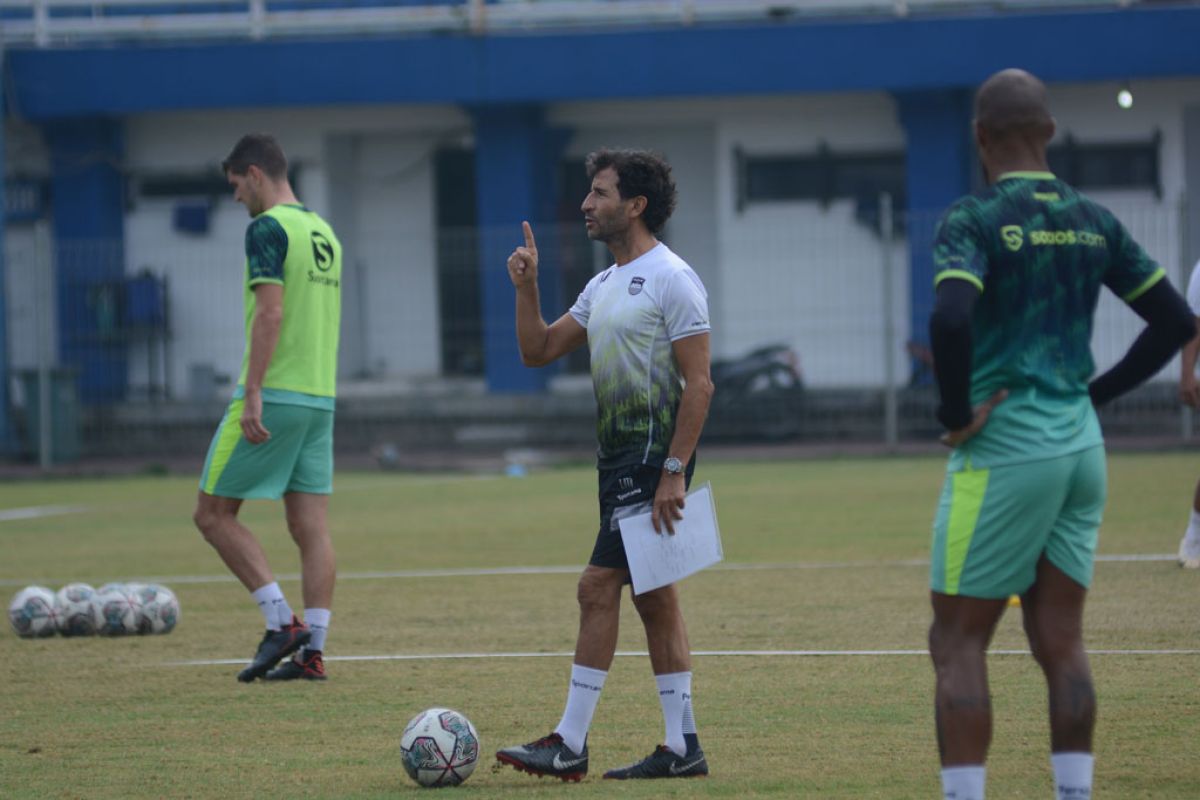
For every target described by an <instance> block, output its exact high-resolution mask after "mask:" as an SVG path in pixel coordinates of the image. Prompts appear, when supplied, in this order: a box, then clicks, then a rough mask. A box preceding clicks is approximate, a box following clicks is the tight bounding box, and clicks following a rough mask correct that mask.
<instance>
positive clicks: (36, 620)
mask: <svg viewBox="0 0 1200 800" xmlns="http://www.w3.org/2000/svg"><path fill="white" fill-rule="evenodd" d="M56 618H57V617H56V614H55V611H54V592H52V591H50V590H49V589H47V588H46V587H45V586H26V587H25V588H24V589H22V590H21V591H19V592H17V593H16V594H15V595H13V599H12V602H11V603H9V604H8V622H9V624H10V625H12V629H13V630H14V631H16V633H17V636H20V637H21V638H22V639H35V638H42V637H44V636H53V635H54V634H55V632H56V631H57V630H58V628H57V625H56V624H55V620H56Z"/></svg>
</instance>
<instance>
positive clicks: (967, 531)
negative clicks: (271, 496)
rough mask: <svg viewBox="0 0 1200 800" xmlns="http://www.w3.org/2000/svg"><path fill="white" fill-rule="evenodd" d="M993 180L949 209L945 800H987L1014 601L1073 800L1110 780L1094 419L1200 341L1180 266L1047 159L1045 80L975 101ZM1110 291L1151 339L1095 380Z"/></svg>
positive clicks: (980, 143)
mask: <svg viewBox="0 0 1200 800" xmlns="http://www.w3.org/2000/svg"><path fill="white" fill-rule="evenodd" d="M974 127H975V140H976V145H977V147H978V150H979V156H980V160H981V162H982V164H983V167H984V172H985V174H986V176H987V180H988V183H989V186H988V188H987V189H985V190H983V191H982V192H980V193H978V194H976V195H973V196H970V197H966V198H963V199H961V200H959V201H958V202H957V203H955V204H954V205H953V206H951V208H950V209H949V210H948V211H947V212H946V214H945V216H944V217H943V218H942V221H941V224H940V226H939V228H938V232H937V235H936V241H935V243H934V264H935V267H934V268H935V277H934V281H935V284H936V287H937V299H936V302H935V307H934V311H933V314H932V316H931V318H930V325H929V327H930V339H931V344H932V349H933V356H934V365H935V368H936V374H937V382H938V388H939V392H940V395H941V404H940V406H939V409H938V419H939V421H940V422H941V423H942V424H943V425H944V426H945V427H946V429H947V433H946V435H945V436H944V437H943V441H944V442H945V443H946V444H948V445H950V446H952V447H954V452H953V454H952V455H951V456H950V462H949V466H948V468H947V472H946V480H945V484H944V486H943V489H942V496H941V502H940V503H939V506H938V511H937V518H936V521H935V523H934V531H933V554H932V559H931V574H930V588H931V594H932V603H933V616H934V619H933V625H932V627H931V629H930V632H929V648H930V653H931V655H932V657H933V662H934V667H935V670H936V673H937V691H936V701H935V709H936V720H937V734H938V748H939V751H940V755H941V762H942V768H943V769H942V785H943V790H944V793H945V797H947V798H951V797H953V798H956V800H982V798H983V796H984V795H983V792H984V759H985V757H986V755H987V749H988V745H989V742H990V739H991V704H990V700H989V695H988V685H987V670H986V665H985V653H986V650H987V646H988V642H989V641H990V639H991V636H992V632H993V631H994V629H995V626H996V623H997V622H998V621H999V619H1000V616H1001V615H1002V614H1003V613H1004V610H1005V608H1006V606H1007V604H1008V598H1009V596H1010V595H1014V594H1016V595H1020V596H1021V601H1022V602H1021V608H1022V613H1023V614H1024V621H1025V631H1026V634H1027V636H1028V638H1029V645H1030V649H1031V650H1032V652H1033V655H1034V658H1035V659H1037V662H1038V664H1039V665H1040V666H1041V668H1042V671H1043V672H1044V674H1045V677H1046V681H1047V684H1048V687H1049V699H1050V749H1051V762H1052V764H1053V769H1054V776H1055V784H1056V786H1057V791H1058V797H1059V798H1068V797H1069V798H1086V797H1089V796H1090V792H1091V783H1092V755H1091V751H1092V729H1093V726H1094V723H1095V713H1096V703H1095V693H1094V691H1093V688H1092V678H1091V671H1090V667H1089V665H1088V659H1087V654H1086V652H1085V651H1084V647H1083V637H1082V625H1083V606H1084V599H1085V597H1086V594H1087V588H1088V585H1089V584H1090V582H1091V578H1092V562H1093V556H1094V553H1095V549H1096V536H1097V531H1098V529H1099V525H1100V517H1101V514H1102V512H1103V510H1104V502H1105V497H1106V471H1105V457H1104V444H1103V439H1102V437H1101V433H1100V424H1099V422H1098V420H1097V418H1096V412H1095V409H1094V407H1095V406H1098V405H1100V404H1102V403H1104V402H1106V401H1108V400H1111V399H1112V398H1113V397H1116V396H1117V395H1119V394H1121V393H1123V392H1125V391H1128V390H1129V389H1131V388H1133V387H1134V386H1136V385H1137V384H1138V383H1140V382H1142V381H1143V380H1145V379H1146V378H1148V377H1150V376H1151V375H1153V374H1154V373H1155V372H1157V371H1158V370H1159V369H1160V368H1161V367H1162V366H1163V365H1164V364H1165V363H1166V362H1167V361H1168V360H1169V359H1170V358H1171V357H1172V355H1174V353H1175V352H1176V350H1178V349H1179V347H1181V346H1182V345H1183V344H1184V343H1185V342H1187V340H1188V339H1190V338H1191V336H1192V333H1193V331H1194V329H1193V325H1192V319H1191V315H1190V312H1189V311H1188V308H1187V306H1186V304H1185V303H1184V301H1183V299H1182V298H1181V297H1180V296H1179V294H1178V293H1177V292H1176V291H1175V290H1174V289H1173V288H1172V287H1171V285H1170V282H1169V281H1167V280H1165V279H1164V273H1163V270H1162V269H1160V268H1159V267H1158V265H1157V264H1155V263H1154V262H1153V261H1152V260H1151V259H1150V258H1149V257H1148V256H1147V255H1146V253H1145V252H1143V251H1142V249H1141V247H1139V246H1138V244H1137V243H1136V242H1134V241H1133V239H1132V238H1131V237H1130V236H1129V233H1128V232H1127V231H1126V230H1125V228H1124V227H1122V225H1121V224H1120V223H1119V222H1118V221H1117V220H1116V219H1115V218H1114V217H1113V216H1112V214H1111V213H1109V212H1108V211H1107V210H1106V209H1104V208H1102V207H1100V206H1099V205H1097V204H1096V203H1093V202H1091V201H1090V200H1088V199H1087V198H1085V197H1083V196H1081V195H1080V194H1079V193H1078V192H1076V191H1075V190H1074V189H1072V188H1071V187H1070V186H1068V185H1067V184H1065V183H1063V182H1062V181H1060V180H1058V179H1056V178H1055V177H1054V175H1052V174H1051V173H1050V171H1049V168H1048V166H1047V163H1046V145H1047V143H1048V142H1049V141H1050V138H1051V137H1052V136H1053V134H1054V120H1053V118H1052V117H1051V116H1050V113H1049V111H1048V109H1047V106H1046V90H1045V87H1044V86H1043V85H1042V83H1041V81H1039V80H1038V79H1037V78H1035V77H1034V76H1032V75H1030V74H1029V73H1027V72H1023V71H1021V70H1005V71H1003V72H999V73H997V74H995V75H993V76H992V77H991V78H989V79H988V80H987V81H986V82H985V83H984V84H983V85H982V86H981V87H980V89H979V92H978V95H977V97H976V101H975V125H974ZM1102 286H1106V287H1108V289H1109V290H1111V291H1112V292H1114V293H1115V294H1116V295H1117V296H1118V297H1120V298H1121V299H1122V300H1124V301H1125V302H1126V303H1128V304H1129V305H1130V306H1131V307H1132V308H1133V310H1134V311H1136V312H1137V313H1138V314H1139V315H1140V316H1141V317H1142V318H1143V319H1145V320H1146V322H1147V323H1148V326H1147V327H1146V329H1145V330H1144V331H1143V332H1142V334H1141V335H1140V336H1139V337H1138V339H1137V340H1136V341H1135V342H1134V344H1133V345H1132V347H1131V348H1130V350H1129V352H1128V353H1127V354H1126V355H1125V356H1124V357H1123V358H1122V360H1121V361H1120V362H1119V363H1118V364H1117V365H1116V366H1115V367H1113V369H1111V370H1110V371H1108V372H1106V373H1105V374H1104V375H1101V376H1100V377H1099V378H1097V379H1095V380H1094V381H1092V382H1091V383H1090V385H1089V383H1088V380H1089V378H1090V377H1091V375H1092V372H1093V370H1094V364H1093V362H1092V356H1091V352H1090V349H1089V344H1090V341H1091V336H1092V317H1093V314H1094V312H1095V309H1096V303H1097V300H1098V298H1099V293H1100V290H1101V287H1102Z"/></svg>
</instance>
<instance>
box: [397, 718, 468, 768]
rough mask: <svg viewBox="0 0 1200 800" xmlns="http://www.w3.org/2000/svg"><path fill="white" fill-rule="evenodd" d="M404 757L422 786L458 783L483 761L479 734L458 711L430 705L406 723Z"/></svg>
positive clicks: (403, 740) (402, 749)
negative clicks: (480, 757)
mask: <svg viewBox="0 0 1200 800" xmlns="http://www.w3.org/2000/svg"><path fill="white" fill-rule="evenodd" d="M400 756H401V760H402V761H403V763H404V771H405V772H407V773H408V777H410V778H412V779H413V780H414V781H416V782H417V783H419V784H420V785H421V786H457V785H458V784H460V783H462V782H463V781H465V780H466V779H467V778H468V777H470V775H471V773H472V772H474V771H475V765H476V764H477V763H478V762H479V734H478V733H476V731H475V726H474V725H472V724H471V721H470V720H469V719H467V718H466V717H465V716H463V715H462V714H460V713H458V712H457V711H451V710H450V709H448V708H429V709H426V710H425V711H422V712H421V713H420V714H417V715H416V716H415V717H413V718H412V720H410V721H409V723H408V725H406V726H405V728H404V733H403V735H401V737H400Z"/></svg>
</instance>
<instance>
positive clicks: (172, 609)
mask: <svg viewBox="0 0 1200 800" xmlns="http://www.w3.org/2000/svg"><path fill="white" fill-rule="evenodd" d="M129 593H130V595H132V596H133V597H134V598H135V600H136V602H138V603H139V604H140V605H141V613H140V615H139V617H138V626H137V631H138V633H170V632H171V631H172V630H173V629H174V628H175V626H176V624H178V623H179V598H177V597H176V596H175V593H174V592H172V591H171V590H170V589H168V588H167V587H166V586H163V585H161V584H158V583H131V584H129Z"/></svg>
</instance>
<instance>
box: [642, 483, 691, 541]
mask: <svg viewBox="0 0 1200 800" xmlns="http://www.w3.org/2000/svg"><path fill="white" fill-rule="evenodd" d="M686 500H687V490H686V487H685V486H684V480H683V476H682V475H672V474H669V473H664V474H663V476H662V478H661V479H660V480H659V482H658V490H657V491H656V492H655V493H654V507H653V508H652V509H651V511H650V524H651V525H653V526H654V532H655V533H662V532H663V530H664V529H665V530H666V532H667V533H669V534H671V535H672V536H674V535H675V523H676V522H678V521H679V520H681V519H683V505H684V503H685V502H686Z"/></svg>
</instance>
